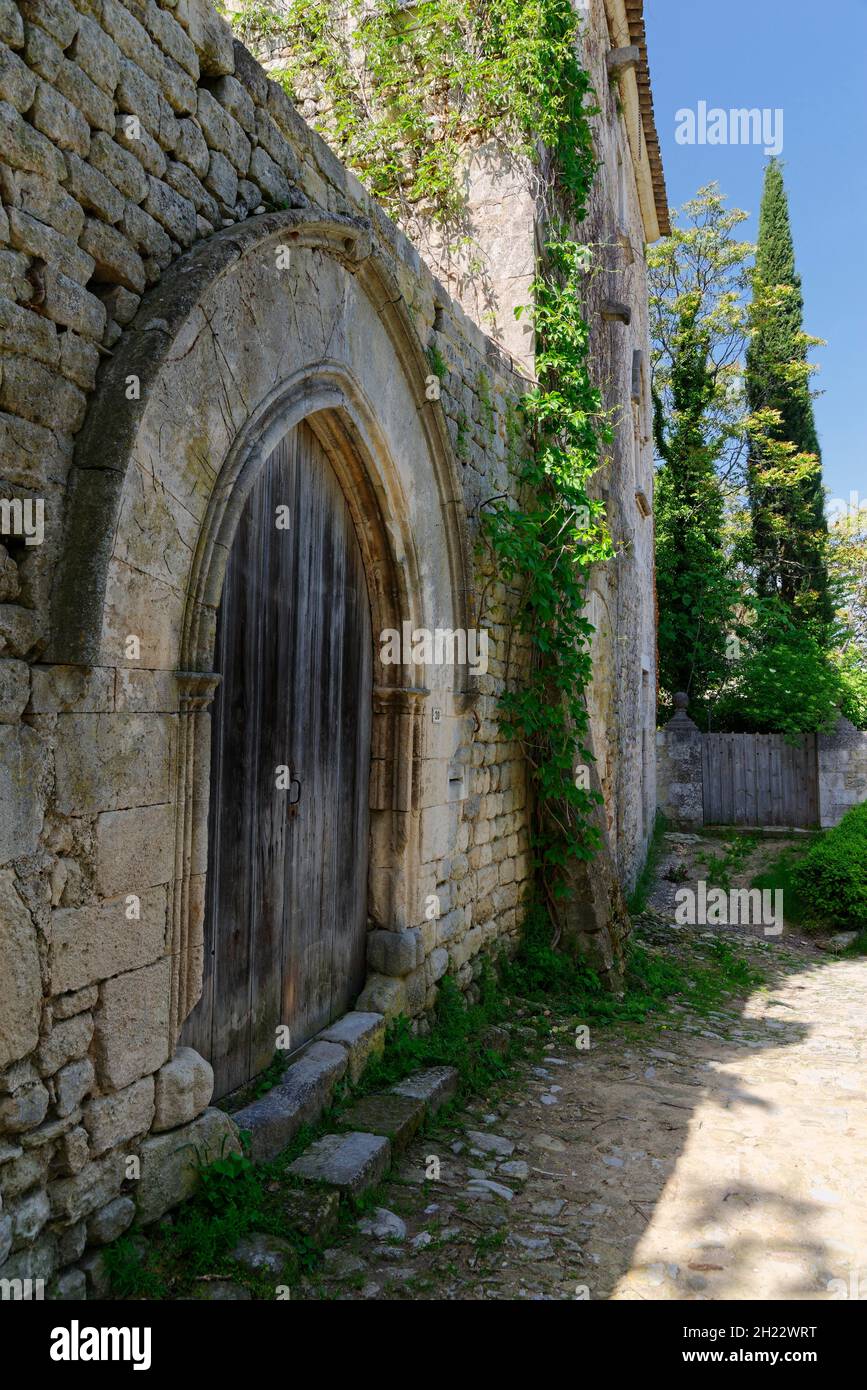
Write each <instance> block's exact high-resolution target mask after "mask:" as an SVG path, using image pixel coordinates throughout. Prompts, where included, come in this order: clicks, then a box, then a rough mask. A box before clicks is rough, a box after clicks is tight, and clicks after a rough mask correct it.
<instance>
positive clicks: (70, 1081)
mask: <svg viewBox="0 0 867 1390" xmlns="http://www.w3.org/2000/svg"><path fill="white" fill-rule="evenodd" d="M95 1077H96V1073H95V1072H94V1070H93V1063H92V1062H91V1060H90V1058H89V1057H82V1058H81V1059H80V1060H79V1061H77V1062H69V1063H67V1065H66V1066H65V1067H61V1068H60V1070H59V1071H58V1072H57V1074H56V1076H55V1077H54V1106H55V1109H56V1111H57V1113H58V1115H60V1116H61V1117H62V1116H66V1115H69V1114H71V1113H72V1111H73V1110H75V1109H76V1108H77V1106H79V1105H80V1104H81V1102H82V1101H83V1100H84V1098H85V1096H87V1095H88V1094H89V1093H90V1091H91V1090H92V1088H93V1083H94V1080H95Z"/></svg>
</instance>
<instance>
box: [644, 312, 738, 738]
mask: <svg viewBox="0 0 867 1390" xmlns="http://www.w3.org/2000/svg"><path fill="white" fill-rule="evenodd" d="M698 311H699V299H698V296H697V295H692V296H685V297H684V303H683V306H682V311H681V313H680V315H679V323H678V328H677V332H676V336H675V339H674V343H673V351H672V364H671V383H670V402H669V414H668V418H667V419H666V418H665V413H664V410H663V404H662V401H661V400H660V399H659V396H658V395H656V394H654V436H655V441H656V451H657V454H658V455H659V457H660V459H661V460H662V467H661V468H659V469H658V471H657V475H656V489H655V491H656V528H657V529H656V585H657V594H658V599H659V636H658V640H659V680H660V686H661V688H662V690H663V691H665V692H666V694H667V695H673V694H674V693H675V692H676V691H678V690H684V691H686V692H687V693H688V694H689V695H691V697H692V701H693V707H694V711H695V712H697V710H695V707H696V706H700V705H701V704H702V703H703V702H704V700H705V698H706V697H707V696H708V695H709V694H710V692H711V691H712V690H713V688H714V686H716V685H718V684H719V682H720V681H722V680H723V679H724V678H725V676H726V673H727V661H726V642H727V634H728V631H729V629H730V628H731V625H732V622H733V615H734V608H735V604H736V602H737V596H738V591H737V585H736V583H735V581H734V579H733V578H732V576H731V574H730V572H729V561H728V558H727V556H726V553H725V550H724V546H723V513H724V506H723V496H722V491H721V488H720V484H719V480H718V478H717V476H716V470H715V467H714V462H715V441H714V440H713V439H710V440H709V438H708V436H709V435H710V434H712V431H711V430H710V428H709V425H708V420H707V414H708V411H709V409H710V407H711V406H712V404H713V401H714V380H713V372H712V369H711V363H710V360H709V341H708V336H707V333H706V332H705V331H703V330H702V328H701V327H699V326H698V324H697V316H698Z"/></svg>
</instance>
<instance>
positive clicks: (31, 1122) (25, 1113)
mask: <svg viewBox="0 0 867 1390" xmlns="http://www.w3.org/2000/svg"><path fill="white" fill-rule="evenodd" d="M48 1101H49V1095H48V1091H47V1089H46V1087H45V1086H43V1085H42V1084H41V1083H40V1082H37V1083H36V1084H35V1085H29V1086H24V1087H22V1088H21V1090H19V1091H15V1092H13V1094H12V1095H8V1096H0V1133H5V1134H27V1133H29V1131H30V1130H33V1129H36V1127H37V1125H40V1124H41V1123H42V1121H43V1120H44V1119H45V1115H46V1113H47V1111H48Z"/></svg>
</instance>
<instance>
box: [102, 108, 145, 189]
mask: <svg viewBox="0 0 867 1390" xmlns="http://www.w3.org/2000/svg"><path fill="white" fill-rule="evenodd" d="M111 129H112V132H113V131H114V121H112V126H111ZM89 158H90V163H91V164H92V165H93V167H94V168H95V169H98V170H99V172H100V173H101V174H104V175H105V177H106V178H107V179H110V180H111V182H112V183H113V184H114V186H115V188H116V189H118V191H119V192H120V193H122V194H123V196H124V197H125V198H131V199H132V201H133V202H134V203H140V202H141V201H142V199H143V198H144V197H145V196H146V195H147V191H148V182H147V177H146V175H145V171H144V169H143V168H142V165H141V163H140V161H139V160H138V159H136V157H135V155H133V154H130V152H129V150H125V149H124V148H123V146H122V145H120V144H118V142H117V140H115V139H114V138H113V135H107V134H106V133H105V131H102V130H98V131H95V132H94V135H93V139H92V140H91V145H90V156H89Z"/></svg>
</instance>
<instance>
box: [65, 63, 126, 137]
mask: <svg viewBox="0 0 867 1390" xmlns="http://www.w3.org/2000/svg"><path fill="white" fill-rule="evenodd" d="M57 90H58V91H59V92H61V93H62V94H63V96H64V97H65V98H66V100H67V101H68V102H71V103H72V105H73V106H74V107H75V109H76V110H77V111H80V112H81V114H82V116H83V117H84V119H85V120H86V121H87V123H88V125H89V126H91V127H93V129H94V130H107V131H109V132H111V131H113V130H114V102H113V100H112V99H111V97H109V96H107V95H106V93H105V92H103V91H102V90H101V89H100V88H99V87H97V85H96V83H95V82H91V80H90V78H89V77H88V76H87V74H86V73H85V72H82V70H81V68H80V67H79V66H78V64H77V63H71V62H70V61H69V60H68V59H66V58H64V60H63V62H62V63H61V65H60V71H59V72H58V74H57Z"/></svg>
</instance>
